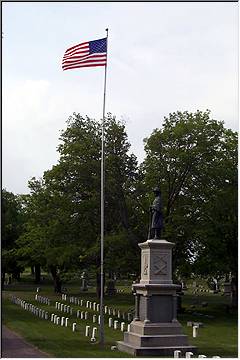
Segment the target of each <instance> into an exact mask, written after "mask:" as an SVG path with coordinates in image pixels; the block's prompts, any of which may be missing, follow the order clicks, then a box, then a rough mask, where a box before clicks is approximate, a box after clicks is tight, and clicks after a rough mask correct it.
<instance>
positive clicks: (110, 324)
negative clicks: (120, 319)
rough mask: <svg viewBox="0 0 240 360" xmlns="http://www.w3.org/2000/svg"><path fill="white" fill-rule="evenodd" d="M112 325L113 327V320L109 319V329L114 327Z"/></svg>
mask: <svg viewBox="0 0 240 360" xmlns="http://www.w3.org/2000/svg"><path fill="white" fill-rule="evenodd" d="M112 325H113V319H112V318H109V319H108V326H109V327H112Z"/></svg>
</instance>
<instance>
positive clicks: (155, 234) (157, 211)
mask: <svg viewBox="0 0 240 360" xmlns="http://www.w3.org/2000/svg"><path fill="white" fill-rule="evenodd" d="M153 193H154V195H155V199H154V201H153V204H152V205H151V206H150V224H149V233H148V239H152V238H154V239H160V237H161V231H162V229H163V214H162V198H161V191H160V189H159V188H158V187H156V188H155V189H153Z"/></svg>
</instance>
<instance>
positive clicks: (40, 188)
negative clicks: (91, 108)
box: [19, 114, 137, 291]
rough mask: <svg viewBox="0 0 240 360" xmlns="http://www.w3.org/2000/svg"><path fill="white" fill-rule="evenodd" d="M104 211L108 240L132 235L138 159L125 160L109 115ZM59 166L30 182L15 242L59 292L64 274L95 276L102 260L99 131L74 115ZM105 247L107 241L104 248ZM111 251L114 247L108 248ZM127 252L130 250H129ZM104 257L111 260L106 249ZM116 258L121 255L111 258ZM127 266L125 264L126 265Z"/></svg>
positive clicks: (121, 137) (119, 130) (123, 141)
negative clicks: (89, 271) (24, 220)
mask: <svg viewBox="0 0 240 360" xmlns="http://www.w3.org/2000/svg"><path fill="white" fill-rule="evenodd" d="M105 129H106V140H105V153H106V156H105V169H106V176H105V179H106V192H105V195H106V197H105V208H106V218H105V219H106V221H105V231H106V237H107V236H108V235H109V236H113V235H116V234H120V233H121V232H123V231H125V233H126V234H127V235H126V241H127V242H130V241H131V239H132V238H133V235H132V233H131V230H130V225H129V224H130V220H129V210H128V207H129V201H128V197H129V196H130V194H131V191H132V184H131V183H132V181H134V176H135V175H134V174H135V171H136V166H137V163H136V158H135V157H134V156H133V155H128V151H129V147H130V145H129V144H128V142H127V136H126V133H125V129H124V125H123V124H121V123H120V122H118V121H117V120H116V119H115V118H114V117H113V116H112V115H111V114H109V115H108V117H107V119H106V127H105ZM60 140H61V143H60V145H59V147H58V151H59V154H60V158H59V161H58V163H57V164H56V165H55V166H53V167H52V169H51V170H48V171H46V172H45V173H44V175H43V178H42V179H40V180H36V179H32V181H30V182H29V187H30V190H31V195H30V197H29V199H28V201H29V203H28V210H29V214H31V215H30V216H29V221H28V224H27V231H26V233H25V234H24V235H23V236H22V237H21V239H20V240H19V246H20V244H21V246H22V252H25V254H27V255H28V256H29V257H30V258H31V259H32V260H33V261H35V262H36V261H38V262H39V263H40V264H41V265H42V266H45V267H46V268H48V269H49V271H50V272H51V274H52V276H53V279H54V282H55V290H56V291H60V290H61V280H62V279H63V276H65V274H66V272H69V271H73V270H74V269H75V270H76V271H77V270H79V269H81V268H85V267H86V264H87V265H88V266H91V267H92V268H93V269H95V271H98V267H99V254H100V251H99V249H100V159H101V127H100V124H99V123H98V122H97V121H95V120H92V119H90V118H88V117H85V118H83V117H81V116H80V115H79V114H73V116H71V117H70V118H69V119H68V122H67V129H66V130H64V131H63V132H62V133H61V137H60ZM107 244H108V241H106V245H107ZM111 248H112V246H111ZM130 248H132V247H131V246H130ZM105 250H106V251H105V254H106V257H107V256H108V253H109V256H112V253H111V252H109V251H108V247H107V246H106V249H105ZM115 256H116V258H118V257H119V254H115ZM126 261H127V260H126Z"/></svg>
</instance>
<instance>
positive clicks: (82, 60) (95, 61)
mask: <svg viewBox="0 0 240 360" xmlns="http://www.w3.org/2000/svg"><path fill="white" fill-rule="evenodd" d="M106 64H107V38H104V39H99V40H93V41H88V42H84V43H81V44H78V45H75V46H72V47H70V48H69V49H67V50H66V52H65V54H64V56H63V60H62V68H63V70H68V69H75V68H80V67H88V66H105V65H106Z"/></svg>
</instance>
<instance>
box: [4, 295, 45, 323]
mask: <svg viewBox="0 0 240 360" xmlns="http://www.w3.org/2000/svg"><path fill="white" fill-rule="evenodd" d="M11 301H12V302H13V303H14V304H16V305H20V306H21V307H22V308H23V309H24V310H28V311H30V312H31V313H32V314H33V315H36V316H39V317H40V318H42V319H45V320H47V319H48V312H47V311H45V310H42V309H39V308H38V307H37V306H35V305H33V304H30V303H27V302H26V301H25V300H22V299H20V298H17V297H16V296H12V297H11Z"/></svg>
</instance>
